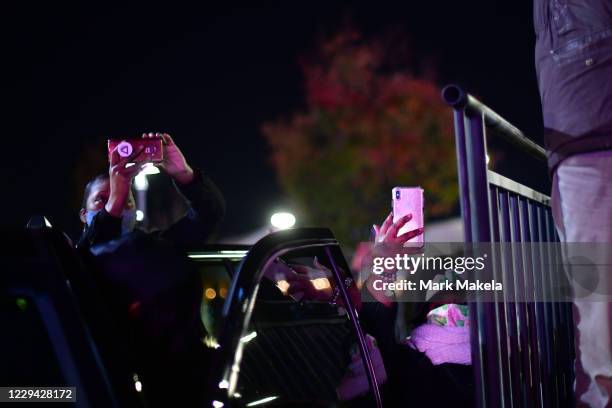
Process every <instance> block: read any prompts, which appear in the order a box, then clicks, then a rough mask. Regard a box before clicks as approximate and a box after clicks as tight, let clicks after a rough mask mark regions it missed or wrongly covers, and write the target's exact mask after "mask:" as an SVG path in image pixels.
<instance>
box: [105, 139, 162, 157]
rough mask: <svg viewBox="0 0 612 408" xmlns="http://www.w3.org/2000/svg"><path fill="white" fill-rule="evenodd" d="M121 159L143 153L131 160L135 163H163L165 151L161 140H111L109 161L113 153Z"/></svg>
mask: <svg viewBox="0 0 612 408" xmlns="http://www.w3.org/2000/svg"><path fill="white" fill-rule="evenodd" d="M115 150H116V151H117V153H118V154H119V156H120V157H121V158H125V157H130V156H132V155H133V153H134V152H139V151H140V152H141V153H140V154H137V155H136V156H135V157H133V158H132V159H131V161H133V162H134V163H161V162H162V161H163V160H164V149H163V145H162V139H161V138H152V139H149V138H142V139H109V140H108V156H109V161H110V157H111V154H112V152H113V151H115Z"/></svg>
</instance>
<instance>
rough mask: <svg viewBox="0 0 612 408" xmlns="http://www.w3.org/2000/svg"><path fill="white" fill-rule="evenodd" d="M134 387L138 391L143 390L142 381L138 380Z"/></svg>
mask: <svg viewBox="0 0 612 408" xmlns="http://www.w3.org/2000/svg"><path fill="white" fill-rule="evenodd" d="M134 388H136V391H138V392H142V383H141V382H140V381H136V382H135V383H134Z"/></svg>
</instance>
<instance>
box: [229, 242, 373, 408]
mask: <svg viewBox="0 0 612 408" xmlns="http://www.w3.org/2000/svg"><path fill="white" fill-rule="evenodd" d="M338 264H339V265H338V266H339V268H340V269H341V273H342V274H343V276H344V277H345V278H348V277H350V276H351V274H350V271H349V269H348V267H347V266H346V262H344V259H341V260H340V262H338ZM347 282H348V283H350V282H349V281H347ZM352 285H353V286H354V285H355V283H352ZM335 288H336V284H335V281H334V276H333V272H332V265H331V263H330V261H329V259H328V256H327V254H326V252H325V250H324V247H315V248H307V249H298V250H292V251H289V252H286V253H284V254H282V255H281V256H278V257H276V258H274V259H273V260H272V262H270V263H269V264H268V265H267V267H266V268H264V277H263V278H262V281H261V282H260V287H259V291H258V295H257V299H256V302H255V306H254V309H253V314H252V316H251V320H250V323H249V326H248V330H247V332H246V335H245V336H243V337H242V339H241V342H242V343H243V345H244V347H243V356H242V362H241V365H240V374H239V377H238V384H237V392H236V394H237V395H238V396H239V397H240V399H241V400H242V401H243V402H244V403H245V404H246V405H247V406H253V405H249V404H257V403H261V404H263V403H270V404H280V405H285V404H297V405H303V404H306V405H307V406H330V405H337V404H338V403H342V405H345V406H352V405H355V406H357V405H361V404H364V403H365V404H366V405H368V403H369V405H370V406H371V405H372V403H371V398H372V395H371V393H370V388H369V383H368V378H367V374H366V370H365V368H364V365H363V362H362V357H361V354H360V352H359V347H358V339H357V336H356V332H355V329H354V327H353V325H352V323H351V322H350V320H349V317H348V316H349V315H348V314H347V311H346V310H345V308H344V307H343V305H344V304H343V301H342V300H341V299H340V296H339V295H338V294H337V293H336V290H335ZM334 300H336V302H335V303H336V304H333V303H334Z"/></svg>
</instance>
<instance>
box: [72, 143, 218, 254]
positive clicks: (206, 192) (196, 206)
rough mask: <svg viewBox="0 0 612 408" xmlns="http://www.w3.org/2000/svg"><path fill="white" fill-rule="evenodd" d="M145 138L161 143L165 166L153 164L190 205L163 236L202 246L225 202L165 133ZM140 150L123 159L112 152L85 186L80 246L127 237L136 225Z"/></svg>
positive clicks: (140, 163)
mask: <svg viewBox="0 0 612 408" xmlns="http://www.w3.org/2000/svg"><path fill="white" fill-rule="evenodd" d="M142 137H143V138H145V139H146V138H157V139H161V140H162V142H163V146H164V155H163V161H162V162H160V163H155V165H156V166H157V167H158V168H160V169H162V170H163V171H164V172H166V174H168V175H169V176H170V177H171V178H172V180H173V182H174V185H175V186H176V188H177V190H178V191H179V192H180V193H181V195H182V196H183V197H185V198H186V199H187V201H188V202H189V204H190V209H189V211H188V212H187V214H186V216H185V217H183V218H182V219H181V220H179V221H178V222H177V223H175V224H174V225H173V226H171V227H170V228H169V229H168V230H166V231H164V236H166V237H168V238H170V239H171V240H173V241H177V242H181V243H182V244H186V243H188V242H189V241H191V242H203V241H204V240H205V239H206V238H207V237H208V236H209V235H210V234H211V233H212V232H213V231H214V230H215V229H216V227H217V226H218V224H219V223H220V221H221V219H222V218H223V215H224V214H225V200H224V199H223V196H222V194H221V193H220V191H219V189H218V188H217V187H216V186H215V184H214V183H213V182H212V181H211V180H210V179H209V178H207V177H205V176H204V175H203V174H202V172H201V171H199V170H197V169H196V170H194V169H193V168H192V167H191V166H190V165H189V164H188V163H187V161H186V160H185V156H184V155H183V153H182V152H181V150H180V149H179V147H178V146H177V145H176V143H174V140H173V139H172V137H171V136H170V135H169V134H167V133H143V135H142ZM141 150H142V148H141V149H139V150H135V151H133V152H132V154H131V155H129V156H127V157H121V156H120V155H119V153H118V152H117V151H116V149H115V150H113V151H111V152H110V155H109V162H110V163H109V164H110V166H109V171H108V174H106V173H104V174H100V175H98V176H96V177H94V178H93V179H92V180H91V181H89V183H88V184H87V185H86V187H85V193H84V196H83V203H82V208H81V210H80V214H79V216H80V219H81V222H82V223H83V233H82V234H81V237H80V238H79V240H78V243H77V246H78V247H91V246H93V245H97V244H101V243H104V242H108V241H111V240H113V239H117V238H120V237H121V236H122V235H125V234H129V233H130V232H132V231H133V230H134V227H135V225H136V203H135V200H134V195H133V194H132V181H133V179H134V177H135V176H136V175H137V174H138V173H139V172H140V170H141V169H142V166H143V165H144V164H146V162H145V161H136V160H134V159H135V158H138V159H140V157H139V156H140V153H142V152H141Z"/></svg>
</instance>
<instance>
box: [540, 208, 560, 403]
mask: <svg viewBox="0 0 612 408" xmlns="http://www.w3.org/2000/svg"><path fill="white" fill-rule="evenodd" d="M536 210H537V215H538V236H539V242H540V243H541V244H540V265H541V268H540V271H541V282H542V289H543V292H544V299H545V302H544V304H543V306H544V328H545V331H544V333H545V344H546V350H547V352H546V366H545V368H546V376H545V377H544V378H554V372H553V370H554V362H553V356H552V350H553V338H552V318H553V313H552V306H553V305H552V300H553V299H552V298H551V293H552V288H551V287H550V278H549V275H550V265H549V263H548V262H549V257H548V252H549V244H548V243H547V242H546V239H547V238H546V237H547V234H546V230H545V217H546V210H545V208H544V207H542V206H538V207H537V208H536ZM545 391H546V399H547V401H548V403H547V406H558V404H557V398H558V396H557V394H555V385H554V383H553V384H551V383H550V381H546V389H545Z"/></svg>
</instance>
